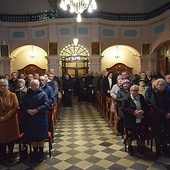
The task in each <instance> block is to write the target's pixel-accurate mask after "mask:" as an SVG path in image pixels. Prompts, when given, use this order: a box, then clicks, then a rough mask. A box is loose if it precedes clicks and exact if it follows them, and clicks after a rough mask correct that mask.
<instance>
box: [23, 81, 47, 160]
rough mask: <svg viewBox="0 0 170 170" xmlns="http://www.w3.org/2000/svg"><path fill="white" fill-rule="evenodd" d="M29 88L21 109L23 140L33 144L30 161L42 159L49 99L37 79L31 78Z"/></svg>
mask: <svg viewBox="0 0 170 170" xmlns="http://www.w3.org/2000/svg"><path fill="white" fill-rule="evenodd" d="M29 86H30V88H29V89H28V91H27V94H26V95H25V96H24V99H23V102H22V105H21V109H22V110H23V111H24V132H25V133H24V137H25V141H26V142H28V143H31V145H32V146H33V156H32V158H31V162H39V163H40V162H42V161H43V159H44V158H43V149H44V142H45V139H47V138H48V116H47V113H46V111H47V109H48V108H49V106H50V104H49V99H48V96H47V94H46V93H45V92H44V91H43V90H42V89H41V88H40V82H39V80H36V79H33V80H31V82H30V84H29Z"/></svg>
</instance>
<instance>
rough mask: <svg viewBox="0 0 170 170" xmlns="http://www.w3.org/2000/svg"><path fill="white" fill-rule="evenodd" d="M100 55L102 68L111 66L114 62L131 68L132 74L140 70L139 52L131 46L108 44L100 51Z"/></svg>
mask: <svg viewBox="0 0 170 170" xmlns="http://www.w3.org/2000/svg"><path fill="white" fill-rule="evenodd" d="M102 56H103V58H102V70H104V69H106V68H111V67H112V66H114V65H115V64H125V65H126V66H127V67H130V68H133V70H132V73H133V74H138V73H139V71H140V70H141V59H140V53H139V52H138V51H137V50H136V49H134V48H133V47H131V46H127V45H113V46H110V47H108V48H107V49H105V50H104V51H103V52H102Z"/></svg>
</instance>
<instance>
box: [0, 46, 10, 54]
mask: <svg viewBox="0 0 170 170" xmlns="http://www.w3.org/2000/svg"><path fill="white" fill-rule="evenodd" d="M1 57H9V47H8V45H1Z"/></svg>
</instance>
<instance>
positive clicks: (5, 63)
mask: <svg viewBox="0 0 170 170" xmlns="http://www.w3.org/2000/svg"><path fill="white" fill-rule="evenodd" d="M11 67H12V65H11V58H9V57H4V58H1V59H0V74H1V75H5V74H9V75H10V74H11V69H12V68H11Z"/></svg>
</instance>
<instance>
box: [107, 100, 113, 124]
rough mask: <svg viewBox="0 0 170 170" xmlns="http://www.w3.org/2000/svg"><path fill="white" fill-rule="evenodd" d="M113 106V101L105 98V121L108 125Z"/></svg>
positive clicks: (111, 116)
mask: <svg viewBox="0 0 170 170" xmlns="http://www.w3.org/2000/svg"><path fill="white" fill-rule="evenodd" d="M112 104H113V99H112V98H111V97H106V112H105V119H106V121H107V122H108V124H109V125H111V123H110V122H111V119H112V118H113V111H112V110H111V107H112Z"/></svg>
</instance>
